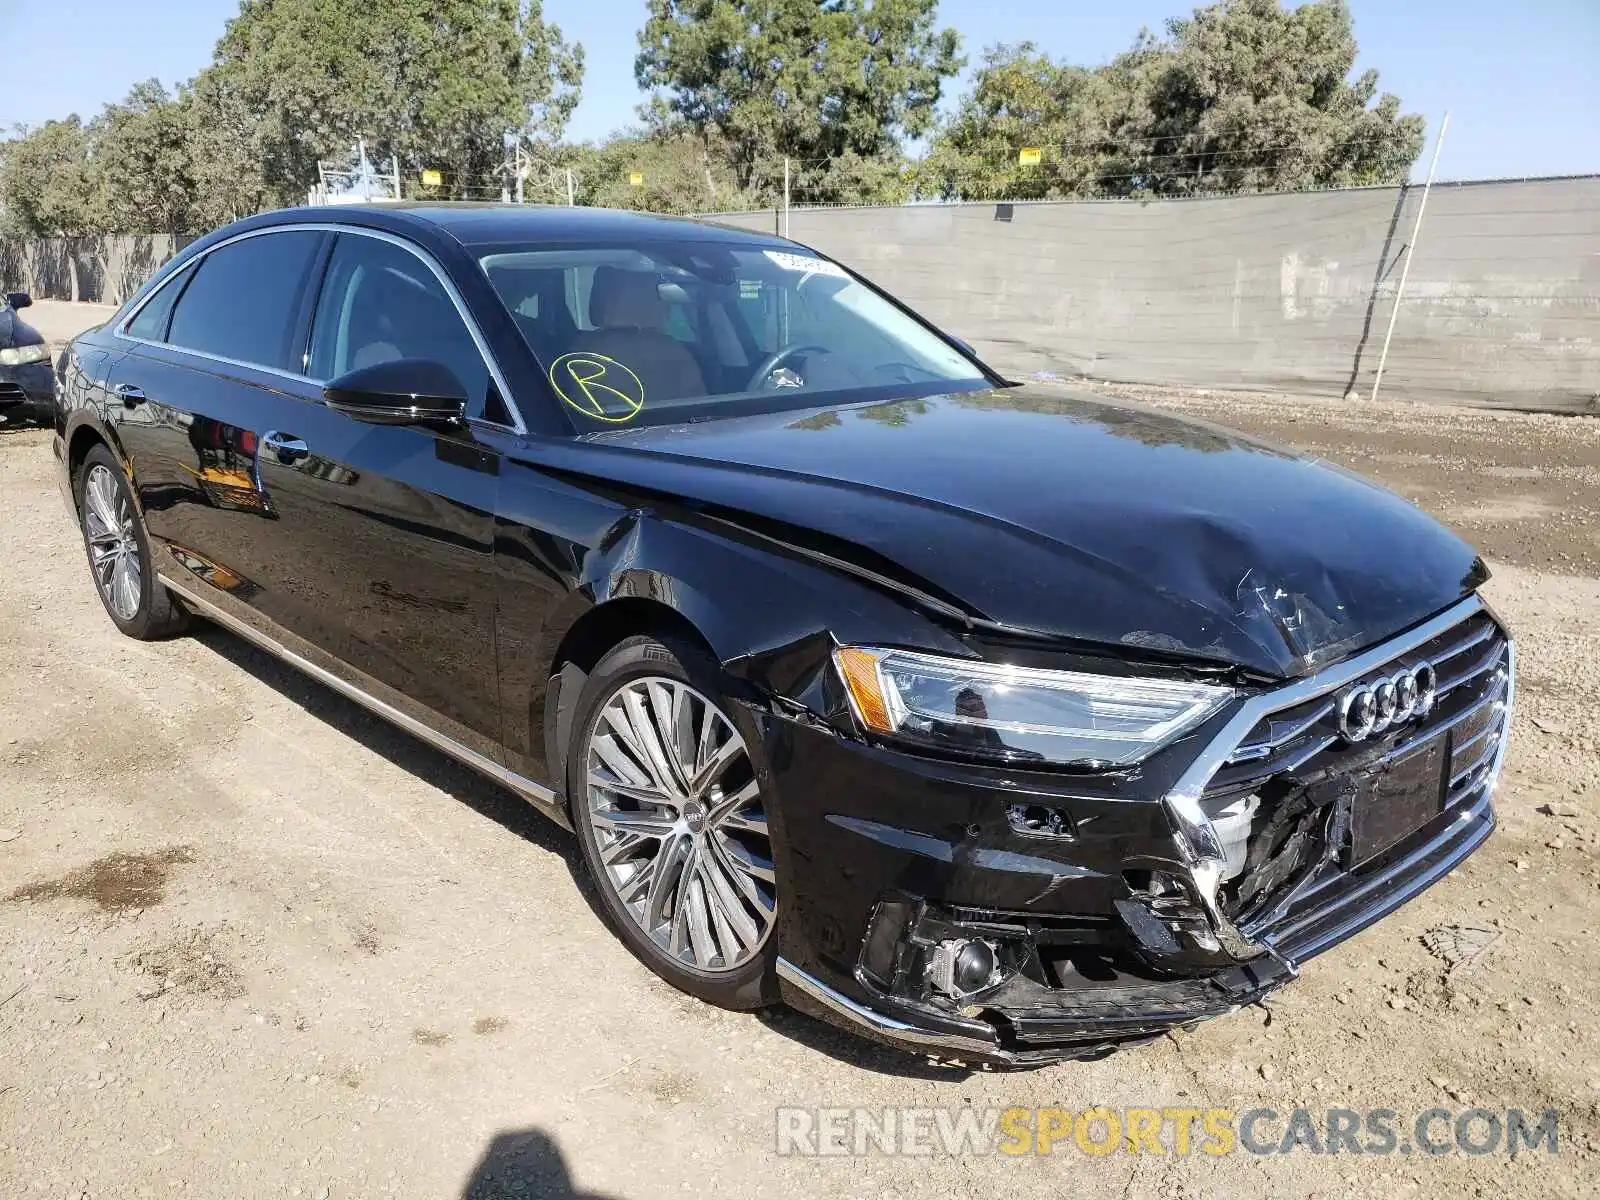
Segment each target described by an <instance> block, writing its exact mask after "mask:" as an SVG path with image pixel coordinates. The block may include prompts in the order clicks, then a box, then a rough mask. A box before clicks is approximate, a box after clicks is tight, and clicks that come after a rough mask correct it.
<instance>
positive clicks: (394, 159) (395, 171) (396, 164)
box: [389, 150, 405, 200]
mask: <svg viewBox="0 0 1600 1200" xmlns="http://www.w3.org/2000/svg"><path fill="white" fill-rule="evenodd" d="M389 174H390V175H391V176H393V178H394V198H395V199H396V200H404V199H405V197H404V196H402V195H401V194H400V152H399V151H398V150H396V151H395V152H394V153H393V154H391V155H390V156H389Z"/></svg>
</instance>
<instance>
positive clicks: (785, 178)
mask: <svg viewBox="0 0 1600 1200" xmlns="http://www.w3.org/2000/svg"><path fill="white" fill-rule="evenodd" d="M783 236H784V237H788V236H789V156H788V155H787V154H785V155H784V156H783Z"/></svg>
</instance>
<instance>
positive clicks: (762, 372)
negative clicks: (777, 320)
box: [744, 343, 828, 392]
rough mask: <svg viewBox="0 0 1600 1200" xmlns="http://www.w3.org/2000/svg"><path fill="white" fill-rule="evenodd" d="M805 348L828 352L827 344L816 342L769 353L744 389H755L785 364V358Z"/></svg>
mask: <svg viewBox="0 0 1600 1200" xmlns="http://www.w3.org/2000/svg"><path fill="white" fill-rule="evenodd" d="M805 350H815V351H817V352H818V353H820V354H827V353H828V348H827V347H826V346H818V345H815V344H808V343H800V344H796V345H793V346H785V347H784V348H783V349H782V350H779V351H778V352H777V353H776V354H769V355H767V357H765V358H763V359H762V360H761V362H760V364H759V365H758V366H757V367H756V369H755V371H753V372H752V373H751V375H750V378H749V380H748V381H747V382H746V383H745V385H744V390H745V391H747V392H749V391H754V390H755V389H756V387H757V385H759V384H760V382H761V381H762V380H763V379H765V378H766V377H767V376H768V375H771V374H772V373H773V372H774V371H776V370H777V369H778V368H779V367H780V366H782V365H783V363H784V360H786V359H788V358H790V357H791V356H793V355H796V354H799V353H801V352H802V351H805Z"/></svg>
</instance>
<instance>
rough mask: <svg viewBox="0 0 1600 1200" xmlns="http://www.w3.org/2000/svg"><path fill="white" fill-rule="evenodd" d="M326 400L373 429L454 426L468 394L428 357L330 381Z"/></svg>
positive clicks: (366, 369)
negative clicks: (374, 427)
mask: <svg viewBox="0 0 1600 1200" xmlns="http://www.w3.org/2000/svg"><path fill="white" fill-rule="evenodd" d="M322 398H323V399H324V400H326V401H327V402H328V407H329V408H331V409H333V410H334V411H335V412H342V413H344V414H345V415H346V416H348V417H354V418H355V419H356V420H357V421H366V422H368V423H369V424H372V425H454V424H456V423H457V422H458V421H460V420H461V419H462V417H463V416H465V414H466V411H467V389H466V388H465V387H464V386H463V385H462V383H461V380H459V379H457V378H456V374H455V372H454V371H452V370H451V369H450V368H449V367H447V366H445V365H444V364H443V363H438V362H434V361H432V360H431V359H426V358H397V359H393V360H391V361H389V362H381V363H375V364H374V365H373V366H370V367H360V368H358V369H357V370H354V371H350V372H348V373H346V374H344V375H341V376H339V378H337V379H335V380H333V381H332V382H330V383H329V384H328V385H327V386H326V387H324V388H323V389H322Z"/></svg>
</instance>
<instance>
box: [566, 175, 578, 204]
mask: <svg viewBox="0 0 1600 1200" xmlns="http://www.w3.org/2000/svg"><path fill="white" fill-rule="evenodd" d="M577 204H578V202H577V201H576V200H574V199H573V198H572V168H571V167H568V168H567V207H568V208H576V207H577Z"/></svg>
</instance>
